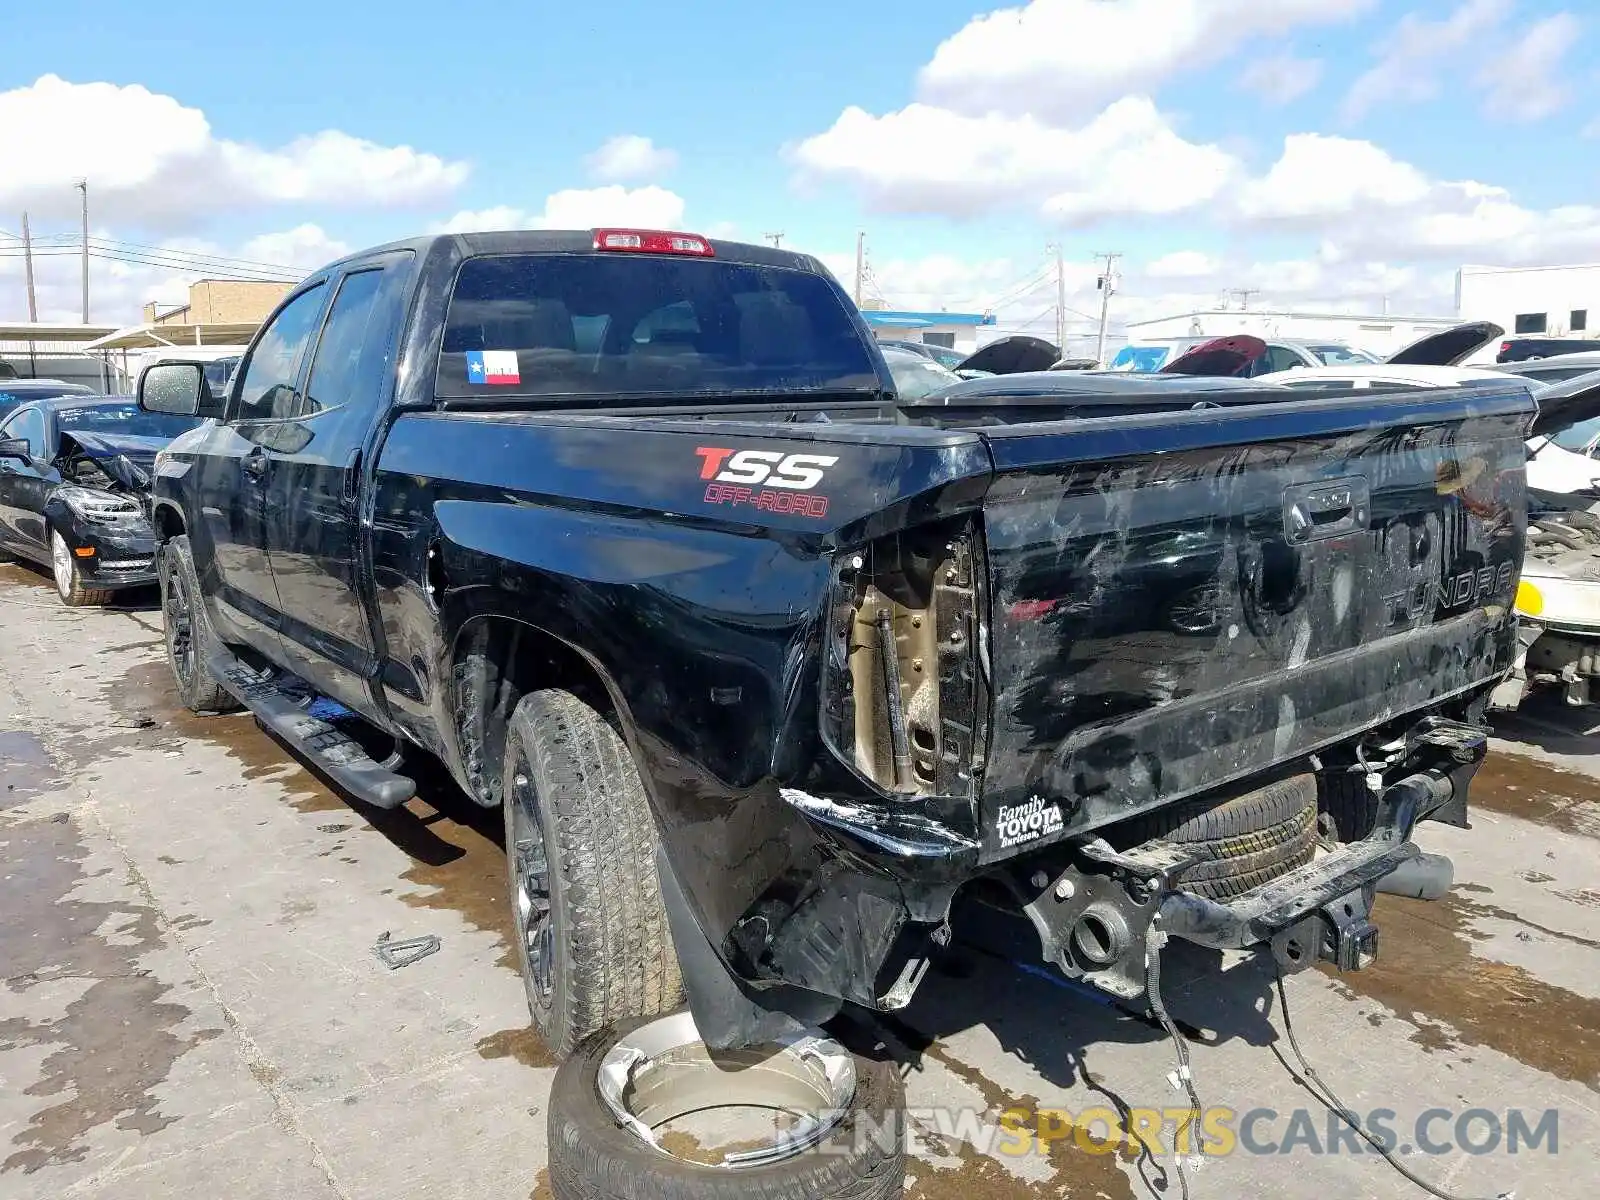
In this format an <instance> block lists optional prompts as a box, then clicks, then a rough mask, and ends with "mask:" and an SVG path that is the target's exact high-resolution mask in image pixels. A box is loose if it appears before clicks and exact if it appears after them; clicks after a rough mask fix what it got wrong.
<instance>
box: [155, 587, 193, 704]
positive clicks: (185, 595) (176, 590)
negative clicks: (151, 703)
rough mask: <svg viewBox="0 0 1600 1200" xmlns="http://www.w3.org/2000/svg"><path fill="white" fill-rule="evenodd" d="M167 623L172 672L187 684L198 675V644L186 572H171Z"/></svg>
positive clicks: (168, 650) (165, 613)
mask: <svg viewBox="0 0 1600 1200" xmlns="http://www.w3.org/2000/svg"><path fill="white" fill-rule="evenodd" d="M162 615H163V618H164V620H165V623H166V627H167V658H168V659H169V660H170V661H171V663H172V673H173V674H174V675H176V676H177V677H178V682H179V683H180V684H182V685H183V686H185V687H187V686H188V683H189V680H190V679H192V678H194V668H195V654H196V646H195V640H194V614H193V613H192V612H191V611H190V600H189V589H188V588H187V587H186V586H185V585H184V581H183V572H182V571H178V570H176V569H174V570H170V571H168V572H167V595H166V604H165V611H164V613H163V614H162Z"/></svg>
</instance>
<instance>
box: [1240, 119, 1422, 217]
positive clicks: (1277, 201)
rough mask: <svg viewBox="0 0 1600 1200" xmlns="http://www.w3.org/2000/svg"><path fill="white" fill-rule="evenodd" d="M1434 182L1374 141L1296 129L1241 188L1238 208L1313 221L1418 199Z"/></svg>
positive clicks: (1255, 213) (1254, 213) (1252, 214)
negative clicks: (1259, 174)
mask: <svg viewBox="0 0 1600 1200" xmlns="http://www.w3.org/2000/svg"><path fill="white" fill-rule="evenodd" d="M1430 186H1431V185H1430V184H1429V181H1428V179H1427V177H1426V176H1424V175H1423V173H1422V172H1421V171H1419V170H1417V169H1416V168H1415V167H1413V166H1411V165H1410V164H1409V163H1402V162H1399V161H1398V160H1396V159H1394V158H1392V157H1390V155H1389V154H1388V153H1387V152H1386V151H1384V150H1382V149H1380V148H1379V147H1377V146H1375V145H1373V144H1372V143H1371V142H1364V141H1357V140H1354V139H1352V138H1343V137H1330V136H1326V135H1323V134H1316V133H1298V134H1293V135H1291V136H1290V137H1288V138H1286V139H1285V140H1284V146H1283V155H1282V157H1280V158H1279V159H1278V161H1277V162H1276V163H1274V164H1273V165H1272V167H1271V169H1270V170H1268V171H1267V173H1266V175H1265V176H1263V177H1261V178H1259V179H1255V180H1252V181H1250V182H1249V183H1247V184H1245V185H1244V186H1243V188H1241V190H1240V193H1239V197H1238V207H1239V210H1240V212H1241V213H1243V214H1244V216H1245V217H1247V218H1252V219H1258V220H1263V221H1302V222H1307V221H1309V222H1312V223H1315V222H1320V221H1323V220H1325V219H1327V218H1329V217H1338V216H1341V215H1343V214H1346V213H1350V212H1353V211H1356V210H1359V209H1361V208H1363V207H1368V206H1371V207H1395V206H1399V205H1405V204H1411V203H1416V202H1419V201H1421V200H1422V199H1423V198H1425V197H1426V196H1427V194H1428V191H1429V188H1430Z"/></svg>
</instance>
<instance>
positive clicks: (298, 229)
mask: <svg viewBox="0 0 1600 1200" xmlns="http://www.w3.org/2000/svg"><path fill="white" fill-rule="evenodd" d="M354 248H355V247H353V246H351V245H350V244H349V243H348V242H342V241H340V240H339V239H338V238H335V237H330V236H329V235H328V234H327V233H326V232H325V231H324V230H323V229H322V227H321V226H320V225H312V224H309V223H308V224H304V225H296V226H295V227H294V228H293V229H285V230H284V231H282V232H281V233H263V234H260V235H258V236H256V237H253V238H251V239H250V240H249V241H247V242H246V243H245V244H244V245H243V246H242V247H240V250H239V257H240V258H241V259H245V260H248V261H249V262H259V263H271V264H272V265H274V266H279V267H298V268H300V269H302V270H304V271H306V272H308V273H309V272H311V271H314V270H316V269H317V268H318V267H320V266H322V265H324V264H325V263H330V262H333V261H334V260H335V259H339V258H343V257H344V256H345V255H346V254H349V253H350V252H351V250H353V249H354Z"/></svg>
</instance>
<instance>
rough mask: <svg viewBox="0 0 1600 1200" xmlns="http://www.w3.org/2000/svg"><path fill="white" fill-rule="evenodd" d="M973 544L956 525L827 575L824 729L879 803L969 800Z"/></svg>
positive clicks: (871, 550) (973, 715) (982, 706)
mask: <svg viewBox="0 0 1600 1200" xmlns="http://www.w3.org/2000/svg"><path fill="white" fill-rule="evenodd" d="M975 542H976V538H975V535H974V534H973V532H972V530H971V529H970V527H969V526H967V525H966V524H965V523H961V524H959V525H941V526H938V527H935V528H931V529H923V530H913V531H907V532H905V533H901V534H897V535H894V536H891V537H888V538H884V539H881V540H879V541H877V542H874V543H872V544H871V545H869V546H866V547H864V548H862V549H861V550H858V551H854V552H849V553H846V554H844V555H842V556H841V558H840V560H839V564H838V566H837V568H836V570H835V580H836V584H835V590H834V602H833V607H832V622H831V626H832V627H831V628H830V630H829V633H830V641H831V653H830V654H829V656H828V665H827V672H826V679H825V686H824V694H825V701H824V724H825V727H826V728H827V730H828V732H829V734H830V741H831V742H832V744H833V746H834V748H835V749H836V751H837V752H838V753H839V754H840V755H841V756H842V757H844V758H845V759H846V761H848V762H849V763H850V764H851V765H852V766H854V767H855V769H856V770H857V771H858V772H859V773H860V774H861V775H863V776H864V777H865V778H867V779H868V780H870V781H871V782H872V783H874V784H875V785H876V786H877V787H878V788H880V789H881V790H882V791H884V792H885V793H887V794H890V795H896V796H900V797H903V798H907V799H910V798H913V797H918V796H969V797H970V796H971V795H973V794H974V790H975V783H974V776H975V770H974V768H975V767H976V765H977V763H978V762H979V761H980V760H981V754H982V751H983V746H982V741H983V731H982V722H983V717H984V715H985V714H986V713H987V700H986V698H985V696H984V693H983V686H984V685H983V677H982V672H981V670H980V664H979V663H978V660H977V655H978V653H979V644H980V641H981V639H980V638H979V636H978V626H977V622H978V619H979V604H978V586H979V581H978V579H977V573H976V562H975V553H976V551H975Z"/></svg>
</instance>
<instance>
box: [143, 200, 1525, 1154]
mask: <svg viewBox="0 0 1600 1200" xmlns="http://www.w3.org/2000/svg"><path fill="white" fill-rule="evenodd" d="M1039 378H1041V377H1038V376H1014V377H1009V378H1008V379H1007V380H1004V381H1001V380H986V381H982V384H983V385H984V386H982V387H978V385H970V386H973V387H974V388H976V390H977V393H978V394H976V395H974V396H972V397H971V398H969V399H967V400H961V401H956V400H950V401H945V400H941V399H940V398H939V397H932V398H928V399H926V400H923V401H918V402H914V403H913V402H908V403H900V402H898V401H897V398H896V396H895V394H894V391H893V384H892V382H891V379H890V376H889V373H888V371H887V370H886V368H885V366H884V364H883V361H882V358H881V356H880V355H879V354H878V352H877V350H876V348H875V345H874V342H873V340H872V337H871V335H870V333H869V332H868V330H867V329H866V327H865V325H864V324H863V322H862V320H861V318H860V316H859V314H858V313H857V312H856V310H855V308H854V306H853V305H851V304H850V302H849V300H848V298H847V297H846V296H845V294H844V293H843V292H842V290H841V289H840V288H839V286H838V284H837V283H836V282H835V281H834V280H833V279H832V278H831V277H830V276H829V275H828V274H827V273H826V271H825V270H824V269H823V268H822V267H821V266H820V265H819V264H818V263H817V262H816V260H814V259H812V258H809V257H807V256H804V255H800V254H795V253H790V252H786V251H780V250H777V249H771V248H767V247H758V246H749V245H739V244H733V243H728V242H722V241H709V240H707V239H702V238H700V237H696V236H693V235H688V234H665V233H655V232H647V231H645V232H641V231H627V230H596V231H589V232H525V233H495V234H475V235H449V236H438V237H431V238H426V239H421V240H416V241H409V242H403V243H396V244H393V245H387V246H383V247H379V248H377V249H374V250H370V251H367V252H365V253H361V254H358V255H354V256H352V257H350V258H347V259H345V260H343V261H341V262H338V263H335V264H333V265H332V266H330V267H328V268H326V269H324V270H321V271H319V272H317V273H316V274H314V275H313V276H311V277H310V278H308V279H307V280H306V281H305V282H304V283H303V284H302V285H301V286H300V287H299V288H297V289H296V291H295V292H294V293H293V294H292V295H291V296H290V297H289V298H288V299H287V300H285V301H284V303H283V304H282V306H281V307H280V308H279V309H278V310H277V311H276V313H275V314H274V315H273V316H272V317H271V319H270V320H268V321H267V322H266V323H265V325H264V327H263V328H262V330H261V331H260V332H259V333H258V335H257V336H256V338H255V340H254V342H253V344H252V345H251V347H250V349H249V351H248V353H247V355H246V357H245V360H244V362H243V364H242V366H241V368H240V369H239V371H238V372H237V374H236V376H235V378H234V381H233V384H232V387H231V389H230V391H229V394H228V395H226V396H223V397H213V396H212V395H211V394H210V392H209V390H208V388H207V386H206V382H205V377H204V372H203V369H202V368H201V366H200V365H199V364H185V363H167V364H163V365H160V366H156V367H152V368H149V369H148V370H147V371H146V372H145V374H144V376H143V378H142V379H141V380H140V400H141V403H142V404H144V405H145V406H146V407H148V408H151V409H153V410H156V411H163V412H179V413H186V414H195V413H198V414H199V415H201V416H206V417H211V418H214V419H212V420H209V421H207V422H206V423H205V424H204V425H202V426H201V427H199V428H198V429H196V430H194V431H193V432H191V433H189V434H187V435H185V436H183V437H181V438H179V439H178V440H177V441H176V442H174V443H173V444H172V445H171V447H170V448H169V449H168V450H166V451H165V452H164V453H163V454H162V455H161V456H160V458H159V460H158V462H157V465H156V482H155V508H154V519H155V524H156V527H157V530H158V533H159V537H160V539H161V546H162V549H161V554H160V563H161V576H162V579H163V584H164V613H165V624H166V635H167V645H168V649H169V652H170V657H171V662H172V667H173V670H174V672H175V676H176V679H177V682H178V686H179V688H180V689H181V691H182V694H183V697H184V699H185V701H186V702H187V703H188V704H189V706H190V707H192V708H194V709H195V710H197V711H208V710H209V711H216V710H221V709H224V708H228V707H232V706H237V705H243V706H247V707H248V708H250V709H251V710H252V711H253V712H254V713H255V714H256V715H257V717H259V718H260V719H261V720H262V721H263V722H265V723H266V724H267V725H268V726H269V727H270V728H272V729H273V730H274V731H275V732H277V733H278V734H279V736H280V737H281V738H283V739H284V740H285V741H287V742H288V743H289V744H291V745H292V746H294V747H296V748H297V749H298V750H299V751H300V752H301V753H303V754H304V756H305V757H306V758H307V759H308V760H309V761H311V762H312V763H314V764H315V765H316V766H318V767H319V768H320V769H321V770H322V771H324V772H325V773H326V774H327V775H328V776H329V777H330V778H331V779H333V780H334V781H336V782H337V783H338V784H340V785H341V786H342V787H344V788H345V789H346V790H347V791H348V792H350V793H352V794H353V795H354V796H355V797H357V798H359V799H360V800H362V801H365V802H366V803H368V804H372V805H376V806H379V807H382V808H391V807H394V806H397V805H400V804H403V803H405V802H406V800H407V799H408V798H409V797H410V796H411V795H412V790H413V785H412V782H411V780H410V778H409V777H408V776H407V773H406V772H407V767H406V765H405V764H406V760H407V758H408V757H411V756H414V755H416V754H426V755H432V756H436V757H437V758H438V759H439V760H441V761H442V762H443V763H444V764H445V766H446V767H447V768H448V770H449V772H450V773H451V774H452V775H453V776H454V778H455V779H456V781H457V782H458V783H459V785H460V786H461V788H462V789H464V791H465V792H466V793H467V794H468V795H469V796H471V797H472V798H473V799H474V800H476V801H477V802H478V803H480V804H483V805H485V806H497V807H499V806H503V808H504V811H505V814H506V828H507V846H508V858H509V863H510V879H511V893H512V896H511V899H512V904H513V909H514V919H515V921H516V923H517V928H518V931H519V934H520V938H519V941H520V946H521V950H522V958H523V964H524V975H525V981H526V985H527V990H528V997H529V1002H530V1006H531V1008H532V1012H533V1015H534V1019H535V1023H536V1024H537V1026H538V1028H539V1030H540V1031H541V1032H542V1033H543V1034H544V1035H545V1036H546V1038H547V1039H548V1040H549V1042H550V1044H551V1045H552V1046H553V1047H554V1048H555V1049H556V1050H557V1051H558V1052H561V1053H563V1054H565V1053H568V1052H570V1051H571V1050H572V1048H573V1047H574V1045H575V1044H576V1043H578V1042H579V1040H580V1039H583V1038H584V1037H586V1035H589V1034H590V1033H591V1032H592V1031H595V1030H597V1029H599V1028H601V1027H602V1026H605V1025H607V1024H608V1023H612V1022H617V1021H623V1020H627V1019H635V1018H643V1017H649V1016H652V1015H653V1014H658V1013H663V1012H666V1011H669V1010H671V1009H673V1008H675V1007H676V1006H678V1005H680V1004H681V1003H682V1002H683V993H684V992H685V991H686V992H687V996H688V999H689V1002H690V1005H691V1009H692V1011H693V1014H694V1017H695V1019H696V1021H697V1023H698V1026H699V1029H700V1032H701V1035H702V1036H703V1038H704V1040H705V1041H706V1042H707V1043H708V1044H712V1045H716V1046H724V1047H726V1046H737V1045H748V1044H751V1043H752V1042H755V1041H757V1040H759V1039H761V1038H763V1037H766V1036H769V1035H771V1033H772V1031H773V1030H774V1029H775V1028H777V1027H778V1026H779V1025H780V1024H781V1020H780V1019H779V1018H780V1017H783V1016H787V1017H792V1018H795V1019H797V1020H799V1021H801V1022H804V1023H806V1024H807V1025H814V1024H818V1023H820V1022H822V1021H825V1020H827V1019H829V1018H830V1017H831V1016H833V1015H834V1014H836V1013H837V1012H838V1011H839V1010H840V1007H841V1005H843V1004H846V1003H849V1004H853V1005H860V1006H866V1007H867V1008H869V1009H877V1010H887V1009H894V1008H898V1007H901V1006H903V1005H905V1004H906V1003H907V1002H908V1001H909V1000H910V998H911V995H912V993H913V991H914V990H915V988H916V987H917V985H918V982H919V980H920V979H921V978H922V975H923V971H924V968H925V967H926V966H927V964H928V962H929V959H930V956H931V955H932V954H934V953H935V952H936V951H937V949H938V947H939V946H941V945H942V944H943V943H944V942H945V941H946V940H947V939H948V937H949V925H948V919H949V916H950V913H951V905H952V901H953V899H954V898H955V897H956V896H957V894H958V893H960V892H961V891H962V890H963V889H964V888H967V887H968V886H969V885H973V884H976V883H977V882H978V881H980V880H981V881H985V882H986V883H987V884H990V885H998V888H999V894H1003V895H1006V896H1009V897H1010V898H1011V900H1012V902H1014V904H1015V906H1016V908H1017V909H1018V910H1019V911H1020V912H1024V913H1026V914H1027V916H1028V917H1029V918H1030V919H1031V920H1032V921H1033V923H1034V924H1035V926H1036V927H1037V929H1038V932H1039V935H1040V942H1041V948H1042V956H1043V958H1044V959H1045V960H1046V961H1048V962H1050V963H1053V964H1055V965H1057V966H1059V967H1060V969H1061V970H1063V971H1064V972H1066V973H1067V974H1068V975H1069V976H1071V977H1073V978H1076V979H1080V980H1084V981H1086V982H1087V983H1089V984H1092V985H1094V986H1097V987H1100V988H1102V989H1104V990H1107V991H1109V992H1112V993H1114V994H1116V995H1119V996H1124V997H1138V996H1139V995H1140V994H1142V992H1143V990H1144V988H1145V985H1146V965H1147V961H1148V952H1147V943H1148V942H1149V941H1150V940H1151V938H1150V931H1151V930H1152V928H1155V929H1157V930H1159V931H1160V932H1163V933H1165V934H1168V935H1171V936H1177V937H1182V938H1187V939H1190V940H1192V941H1195V942H1199V943H1202V944H1205V945H1209V946H1217V947H1242V946H1270V947H1271V949H1272V951H1273V953H1275V954H1276V956H1277V958H1278V961H1279V962H1280V964H1282V966H1283V967H1284V968H1285V969H1289V970H1292V969H1297V968H1300V967H1304V966H1307V965H1309V964H1311V963H1313V962H1315V961H1317V960H1318V959H1329V960H1332V961H1334V962H1336V963H1338V965H1340V966H1341V967H1344V968H1360V967H1362V966H1364V965H1365V964H1366V963H1367V962H1369V961H1370V959H1371V957H1372V956H1373V954H1374V953H1375V952H1376V949H1377V932H1376V930H1375V928H1374V927H1373V925H1372V922H1371V919H1370V909H1369V905H1370V902H1371V900H1372V897H1373V892H1374V888H1375V885H1376V884H1377V881H1378V880H1379V879H1380V878H1382V877H1384V876H1385V875H1387V874H1388V873H1390V872H1391V871H1393V870H1394V869H1395V868H1396V867H1398V866H1400V865H1401V864H1404V863H1407V862H1409V861H1411V860H1413V859H1415V858H1416V856H1417V855H1418V849H1417V847H1416V846H1415V845H1414V844H1413V843H1412V842H1411V841H1410V838H1411V835H1412V831H1413V828H1414V826H1415V825H1416V824H1417V823H1418V822H1419V821H1422V820H1425V819H1434V820H1441V821H1445V822H1449V823H1451V824H1455V825H1464V824H1465V821H1466V813H1467V808H1466V802H1467V786H1468V782H1469V780H1470V778H1471V777H1472V774H1473V772H1474V771H1475V770H1476V768H1477V765H1478V763H1479V762H1480V760H1481V758H1482V756H1483V754H1484V751H1485V746H1486V737H1485V732H1484V728H1483V717H1482V714H1483V710H1484V705H1485V700H1486V697H1487V694H1488V692H1489V690H1490V689H1491V688H1492V687H1493V686H1494V685H1495V684H1496V682H1497V681H1499V680H1500V679H1501V677H1502V676H1503V675H1504V674H1505V673H1506V672H1507V670H1508V669H1509V668H1510V667H1511V666H1512V663H1513V660H1514V657H1515V654H1516V635H1515V618H1514V616H1513V614H1512V602H1513V597H1514V594H1515V591H1516V587H1517V581H1518V573H1519V570H1520V566H1521V562H1522V554H1523V543H1524V537H1525V533H1526V523H1527V513H1526V494H1525V482H1524V468H1523V463H1524V448H1523V438H1524V436H1525V433H1526V429H1527V425H1528V422H1529V419H1530V415H1531V413H1532V411H1533V409H1532V404H1531V401H1530V399H1529V396H1528V393H1527V391H1526V389H1525V388H1524V387H1523V386H1522V385H1521V384H1520V383H1519V382H1518V381H1516V380H1514V379H1510V378H1508V380H1507V382H1506V385H1505V386H1504V387H1503V388H1498V387H1478V388H1474V389H1470V390H1466V389H1463V390H1445V391H1436V392H1414V393H1409V394H1405V395H1384V394H1380V393H1375V392H1362V393H1358V394H1351V393H1349V392H1345V393H1343V394H1329V395H1326V396H1319V395H1317V394H1315V393H1311V392H1307V391H1305V390H1303V389H1302V390H1298V391H1295V392H1292V393H1289V392H1284V391H1279V390H1277V389H1273V388H1270V387H1264V386H1247V387H1243V388H1235V389H1229V390H1226V391H1224V390H1219V389H1220V385H1219V388H1218V389H1214V388H1212V386H1211V384H1212V381H1194V380H1183V379H1174V380H1162V381H1158V382H1150V381H1140V382H1138V383H1137V384H1134V385H1129V384H1126V383H1125V382H1124V381H1120V380H1114V379H1112V380H1106V379H1104V378H1101V379H1099V380H1095V379H1082V380H1078V379H1074V380H1072V381H1071V382H1070V384H1063V383H1060V382H1059V379H1060V377H1059V376H1051V377H1048V378H1050V379H1054V380H1057V382H1055V383H1052V384H1048V385H1037V386H1036V385H1035V384H1034V383H1030V380H1032V381H1037V380H1038V379H1039ZM1223 382H1228V381H1223ZM1002 384H1003V385H1004V386H1001V385H1002ZM317 697H325V698H331V699H332V700H334V701H336V702H337V705H339V706H343V707H344V708H345V709H347V710H349V711H351V712H353V713H355V714H358V716H359V722H357V723H354V724H352V723H351V722H349V721H346V720H342V719H339V718H337V717H324V716H317V715H314V711H313V708H312V701H313V700H314V699H315V698H317ZM326 709H327V706H325V705H324V706H320V707H318V708H317V709H316V710H315V711H317V712H325V711H326ZM391 746H392V753H389V749H390V747H391ZM991 890H992V889H991ZM552 1153H554V1151H552Z"/></svg>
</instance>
